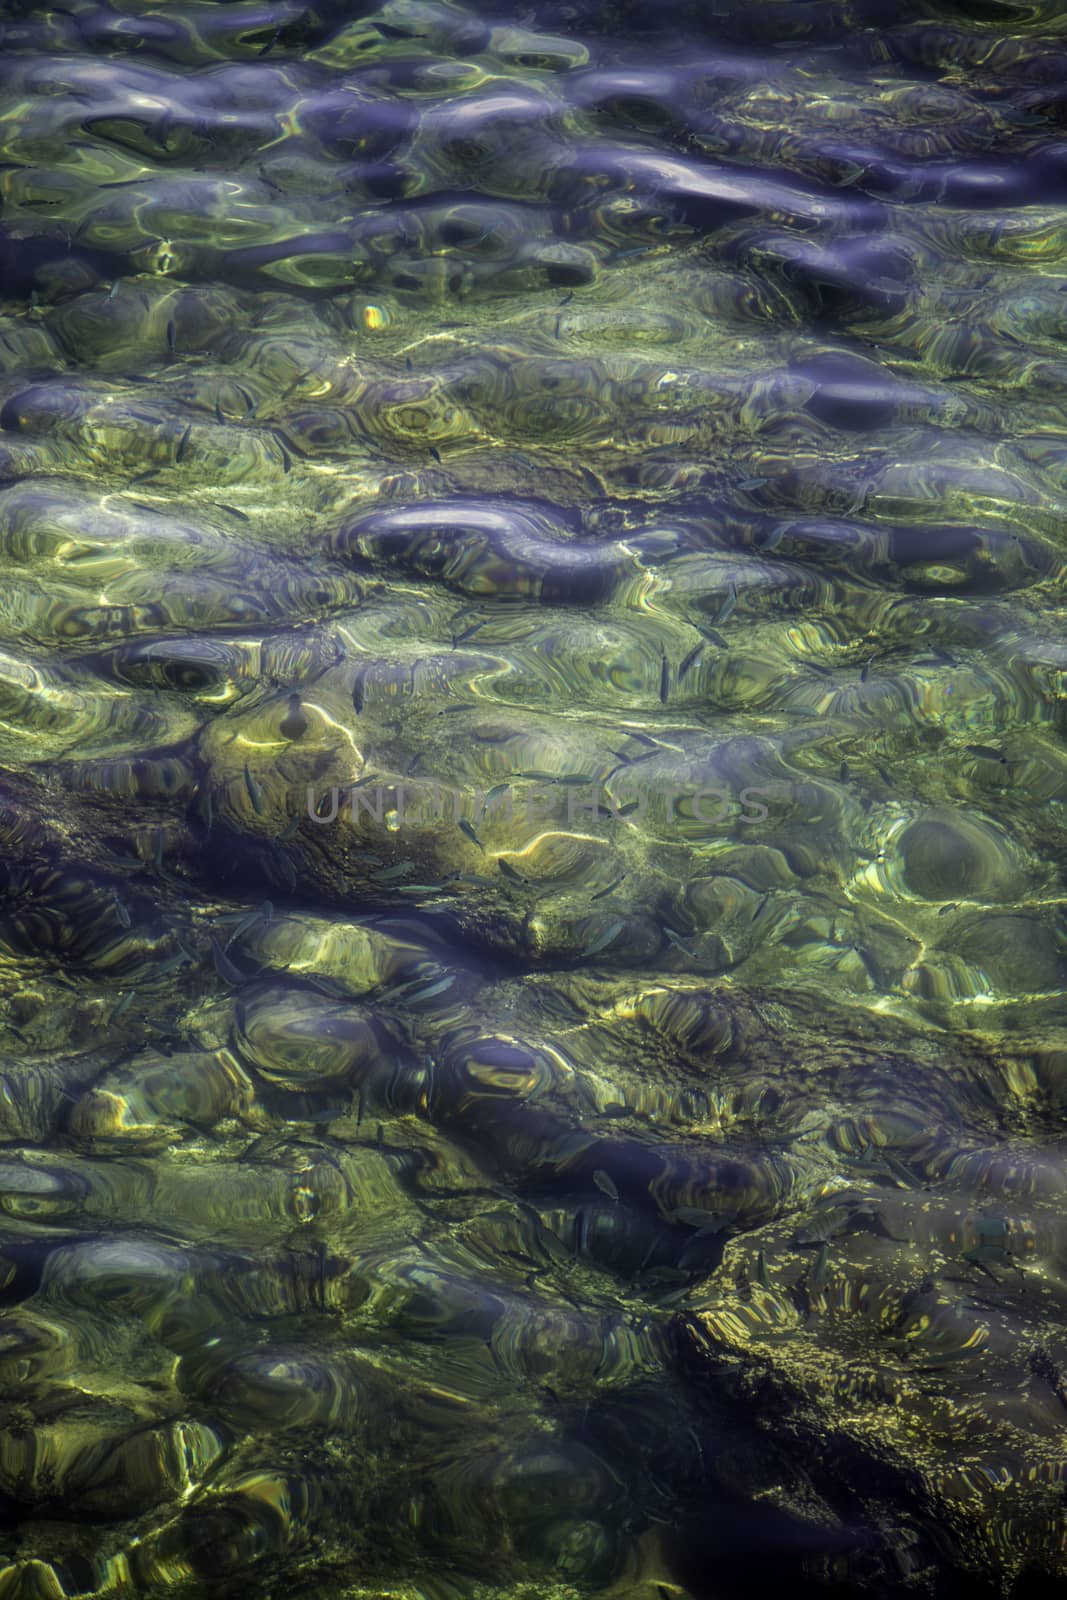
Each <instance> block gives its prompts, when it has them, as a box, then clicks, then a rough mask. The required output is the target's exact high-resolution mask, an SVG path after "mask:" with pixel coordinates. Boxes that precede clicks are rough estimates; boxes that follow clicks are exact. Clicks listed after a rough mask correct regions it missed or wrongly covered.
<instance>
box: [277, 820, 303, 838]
mask: <svg viewBox="0 0 1067 1600" xmlns="http://www.w3.org/2000/svg"><path fill="white" fill-rule="evenodd" d="M300 822H301V819H300V817H290V818H289V821H288V822H287V823H286V824H285V827H284V828H283V829H282V831H281V833H280V834H279V835H278V839H277V843H278V844H284V843H285V842H286V840H288V839H292V838H294V837H295V836H296V834H298V833H299V832H300Z"/></svg>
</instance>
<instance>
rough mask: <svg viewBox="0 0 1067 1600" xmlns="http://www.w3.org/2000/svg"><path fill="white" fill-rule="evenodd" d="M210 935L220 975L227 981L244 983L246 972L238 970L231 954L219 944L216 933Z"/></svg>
mask: <svg viewBox="0 0 1067 1600" xmlns="http://www.w3.org/2000/svg"><path fill="white" fill-rule="evenodd" d="M208 937H209V939H210V941H211V954H212V956H213V958H214V961H215V970H216V972H217V973H218V975H219V977H220V978H222V980H223V981H224V982H225V983H230V984H238V983H244V981H245V980H244V974H243V973H242V972H240V971H238V969H237V968H236V967H235V966H234V964H233V962H232V961H231V960H230V958H229V956H228V955H227V954H226V952H225V951H224V950H223V948H222V946H221V945H220V944H219V941H218V939H217V938H216V937H215V935H214V934H213V933H212V934H209V935H208Z"/></svg>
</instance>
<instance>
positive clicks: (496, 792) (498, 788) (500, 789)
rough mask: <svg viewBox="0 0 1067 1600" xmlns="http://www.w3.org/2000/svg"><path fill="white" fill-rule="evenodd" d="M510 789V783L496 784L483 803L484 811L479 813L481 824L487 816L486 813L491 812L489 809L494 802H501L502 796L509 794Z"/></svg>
mask: <svg viewBox="0 0 1067 1600" xmlns="http://www.w3.org/2000/svg"><path fill="white" fill-rule="evenodd" d="M510 788H511V784H510V783H494V785H493V787H492V788H491V789H490V791H489V793H488V794H487V795H486V797H485V799H484V800H483V801H482V809H481V810H480V811H479V813H478V821H479V822H481V820H482V818H483V817H484V816H485V813H486V812H487V811H488V810H489V807H490V806H491V805H492V803H493V801H494V800H499V798H500V796H501V795H502V794H507V792H508V790H509V789H510Z"/></svg>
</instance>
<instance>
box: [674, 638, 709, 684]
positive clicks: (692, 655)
mask: <svg viewBox="0 0 1067 1600" xmlns="http://www.w3.org/2000/svg"><path fill="white" fill-rule="evenodd" d="M703 654H704V645H703V643H701V644H696V645H694V646H693V648H692V650H690V652H689V654H688V655H687V656H686V658H685V660H684V661H683V662H682V664H681V666H680V667H679V668H678V681H679V683H680V682H681V680H682V679H683V678H684V677H685V675H686V673H687V672H688V671H689V668H690V667H691V666H693V664H694V663H695V662H696V661H699V659H700V657H701V656H702V655H703Z"/></svg>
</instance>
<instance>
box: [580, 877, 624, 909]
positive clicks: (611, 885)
mask: <svg viewBox="0 0 1067 1600" xmlns="http://www.w3.org/2000/svg"><path fill="white" fill-rule="evenodd" d="M625 881H626V874H625V872H624V873H623V874H622V877H621V878H616V879H614V881H613V882H611V883H609V884H608V886H607V888H606V889H598V890H597V892H596V894H591V895H590V896H589V903H590V904H592V902H593V901H594V900H603V899H604V897H605V895H609V894H611V892H612V890H614V889H617V888H618V887H619V884H620V883H624V882H625Z"/></svg>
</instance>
